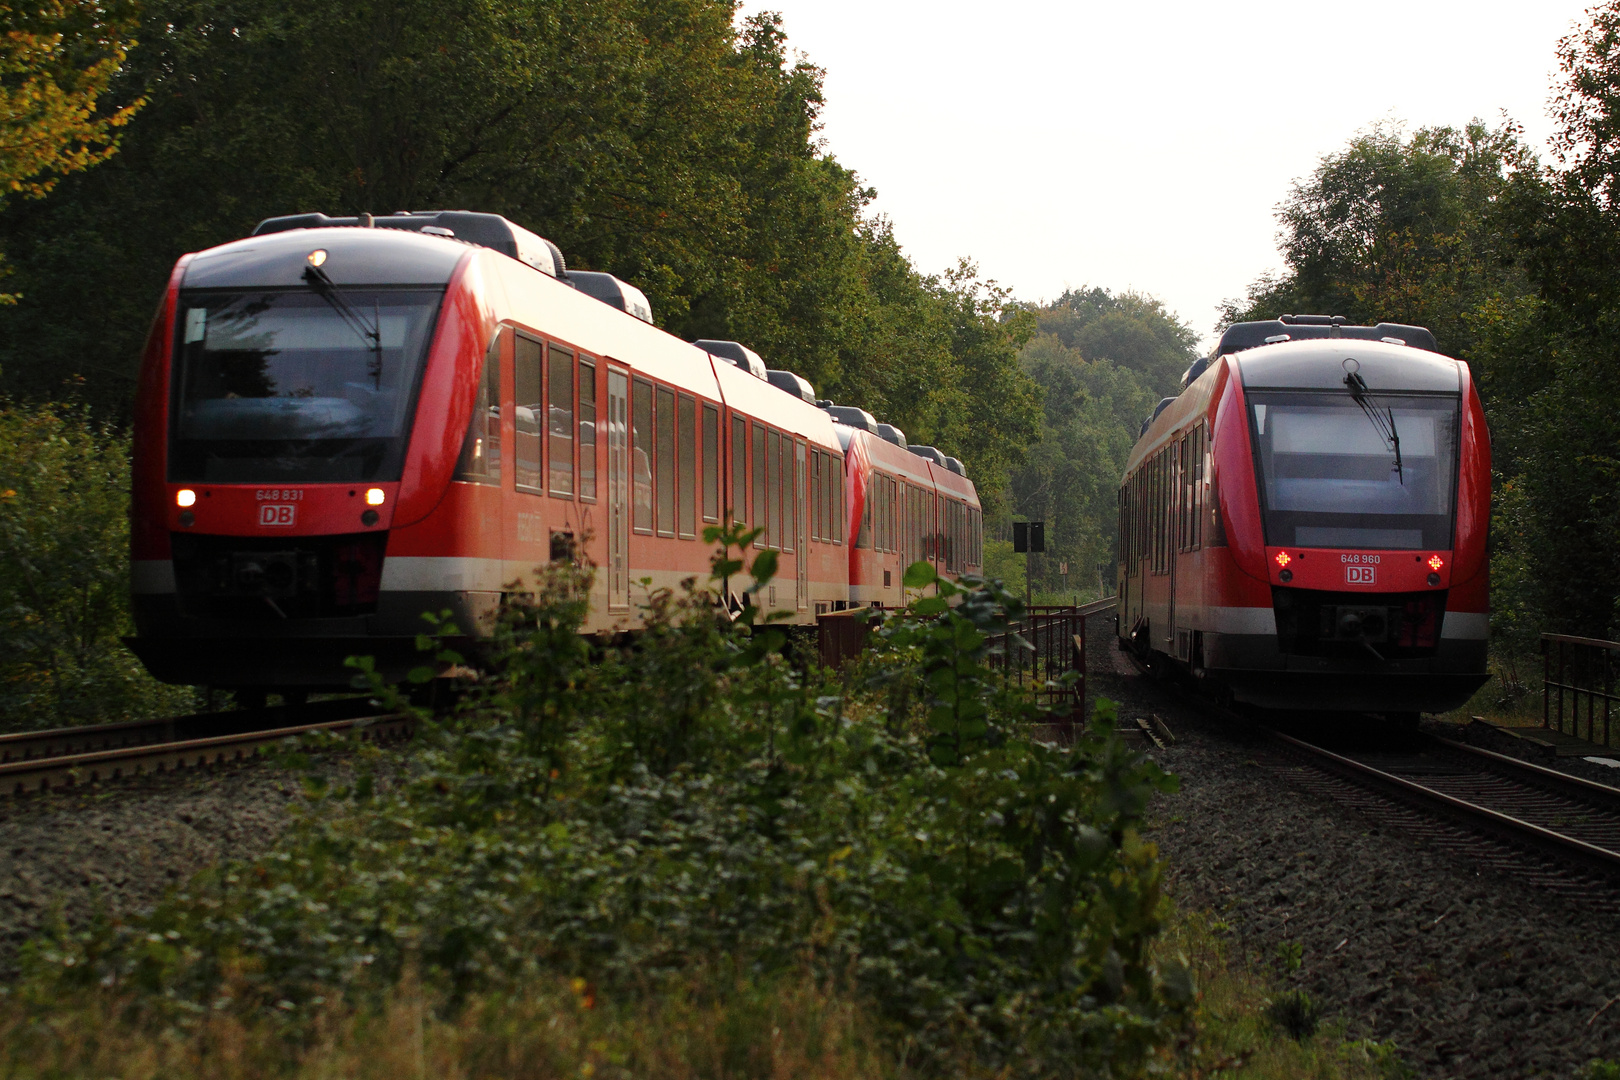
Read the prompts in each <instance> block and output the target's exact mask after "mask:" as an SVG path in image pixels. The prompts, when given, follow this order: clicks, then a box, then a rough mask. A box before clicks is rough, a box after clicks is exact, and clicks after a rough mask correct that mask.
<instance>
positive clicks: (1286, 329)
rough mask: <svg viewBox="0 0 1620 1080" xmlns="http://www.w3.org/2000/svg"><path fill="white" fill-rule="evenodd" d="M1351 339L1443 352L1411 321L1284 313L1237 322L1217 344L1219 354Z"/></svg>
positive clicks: (1431, 337)
mask: <svg viewBox="0 0 1620 1080" xmlns="http://www.w3.org/2000/svg"><path fill="white" fill-rule="evenodd" d="M1332 338H1350V339H1353V340H1356V341H1382V342H1384V343H1385V344H1389V345H1407V346H1410V347H1412V348H1414V349H1425V350H1427V351H1429V352H1439V351H1440V347H1439V345H1437V344H1435V340H1434V335H1433V334H1431V333H1430V332H1429V331H1428V329H1427V328H1426V327H1422V326H1411V325H1409V324H1407V323H1379V324H1378V325H1377V326H1352V325H1350V323H1348V322H1347V321H1346V320H1345V318H1344V316H1343V315H1283V316H1280V317H1279V318H1275V319H1263V320H1260V321H1257V322H1240V323H1233V324H1232V325H1231V326H1229V327H1227V328H1226V332H1225V333H1223V334H1222V335H1221V341H1220V344H1219V345H1217V346H1215V353H1214V355H1216V356H1224V355H1226V354H1227V353H1235V352H1243V351H1244V350H1246V349H1257V348H1260V347H1261V346H1264V345H1277V344H1281V343H1283V342H1287V341H1320V340H1322V339H1332Z"/></svg>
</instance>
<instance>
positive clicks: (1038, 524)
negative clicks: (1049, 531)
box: [1013, 521, 1046, 553]
mask: <svg viewBox="0 0 1620 1080" xmlns="http://www.w3.org/2000/svg"><path fill="white" fill-rule="evenodd" d="M1045 550H1046V522H1044V521H1015V522H1013V551H1015V552H1026V551H1033V552H1036V553H1040V552H1043V551H1045Z"/></svg>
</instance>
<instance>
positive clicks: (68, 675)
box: [0, 407, 194, 728]
mask: <svg viewBox="0 0 1620 1080" xmlns="http://www.w3.org/2000/svg"><path fill="white" fill-rule="evenodd" d="M132 629H133V627H132V626H131V623H130V616H129V440H128V438H126V437H124V436H122V435H119V434H118V433H116V432H115V431H113V430H112V429H110V428H108V427H105V426H97V425H95V424H93V423H92V422H91V421H90V419H89V417H88V416H87V414H86V413H84V412H83V411H82V410H76V409H54V408H51V407H38V408H4V407H0V728H33V727H51V726H55V725H59V724H71V723H79V722H85V721H94V720H115V719H124V718H133V717H137V716H143V715H149V714H154V713H163V712H172V711H176V710H182V709H185V708H187V707H190V706H192V705H193V704H194V694H193V692H192V691H191V690H190V689H189V688H176V687H168V686H164V685H162V684H161V683H159V682H157V681H156V680H154V679H153V678H152V677H151V676H149V675H148V674H147V673H146V671H145V669H144V668H142V667H141V665H140V662H139V661H138V660H136V659H135V657H134V656H133V655H131V654H130V652H129V651H128V650H127V649H125V648H124V646H123V644H122V643H121V642H120V641H119V637H120V636H121V635H124V634H128V633H130V632H132Z"/></svg>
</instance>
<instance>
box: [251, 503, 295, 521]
mask: <svg viewBox="0 0 1620 1080" xmlns="http://www.w3.org/2000/svg"><path fill="white" fill-rule="evenodd" d="M297 520H298V507H296V506H290V505H287V504H285V503H262V504H260V506H259V524H260V525H292V524H294V523H295V522H296V521H297Z"/></svg>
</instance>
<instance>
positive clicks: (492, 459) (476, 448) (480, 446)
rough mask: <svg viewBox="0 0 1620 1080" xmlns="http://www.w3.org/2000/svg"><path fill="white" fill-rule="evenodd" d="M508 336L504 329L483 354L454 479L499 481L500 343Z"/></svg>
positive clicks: (484, 481) (485, 482)
mask: <svg viewBox="0 0 1620 1080" xmlns="http://www.w3.org/2000/svg"><path fill="white" fill-rule="evenodd" d="M511 337H512V331H511V330H509V329H504V328H503V329H502V330H501V332H500V333H498V334H496V335H495V340H494V341H491V342H490V343H489V350H488V351H487V352H486V353H485V354H484V371H483V374H482V376H480V378H479V380H478V394H477V396H476V397H475V398H474V401H473V413H472V419H471V420H469V421H468V422H467V437H466V438H465V439H463V440H462V442H461V460H460V461H459V462H458V463H457V464H456V479H457V480H467V481H471V482H472V483H474V484H495V485H499V484H500V482H501V342H503V341H508V340H510V339H511Z"/></svg>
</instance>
